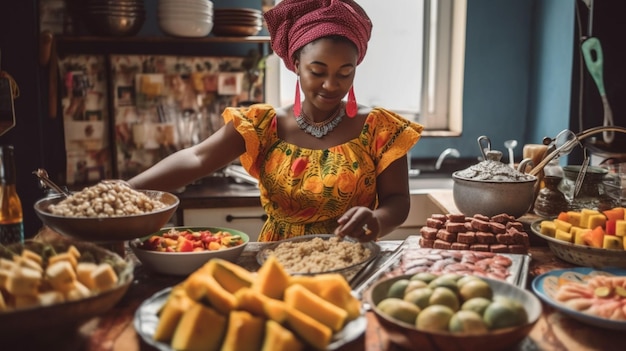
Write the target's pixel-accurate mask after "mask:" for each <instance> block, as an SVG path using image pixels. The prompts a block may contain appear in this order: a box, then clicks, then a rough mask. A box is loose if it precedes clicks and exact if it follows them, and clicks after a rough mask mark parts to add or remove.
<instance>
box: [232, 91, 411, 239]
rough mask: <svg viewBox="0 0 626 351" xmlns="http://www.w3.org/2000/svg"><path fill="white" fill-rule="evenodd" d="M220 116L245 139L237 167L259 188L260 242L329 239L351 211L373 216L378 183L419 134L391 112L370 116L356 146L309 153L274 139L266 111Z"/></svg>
mask: <svg viewBox="0 0 626 351" xmlns="http://www.w3.org/2000/svg"><path fill="white" fill-rule="evenodd" d="M223 116H224V120H225V121H226V123H228V122H230V121H232V122H233V123H234V126H235V128H236V129H237V131H238V132H239V133H240V134H241V135H242V136H243V137H244V139H245V143H246V152H245V153H244V154H243V155H242V156H241V157H240V161H241V165H242V166H243V167H244V168H245V169H246V170H247V171H248V172H249V173H250V175H252V176H253V177H255V178H257V179H259V180H260V182H259V189H260V191H261V205H262V206H263V209H264V210H265V212H266V213H267V215H268V219H267V221H266V222H265V225H264V226H263V229H262V230H261V233H260V235H259V241H276V240H282V239H287V238H292V237H297V236H301V235H305V234H330V233H333V231H334V230H335V228H336V227H337V219H338V218H339V217H340V216H341V215H342V214H344V213H345V212H346V210H348V209H349V208H351V207H354V206H367V207H369V208H371V209H374V208H376V205H377V198H376V177H377V176H378V175H379V174H380V173H382V172H383V171H384V170H385V168H387V167H388V166H389V165H390V164H391V163H392V162H393V161H394V160H396V159H398V158H399V157H402V156H403V155H405V154H406V153H407V152H408V150H410V148H411V147H412V146H413V145H414V144H415V143H416V142H417V141H418V140H419V138H420V136H421V132H422V129H423V127H422V126H421V125H419V124H417V123H414V122H410V121H408V120H406V119H404V118H402V117H401V116H399V115H397V114H395V113H393V112H391V111H388V110H385V109H382V108H373V109H372V111H371V112H370V114H369V115H368V116H367V120H366V122H365V124H364V126H363V130H362V131H361V133H360V134H359V136H358V137H357V138H355V139H353V140H350V141H348V142H346V143H344V144H342V145H338V146H334V147H331V148H328V149H322V150H313V149H307V148H302V147H299V146H296V145H293V144H290V143H287V142H285V141H283V140H282V139H280V138H279V137H278V133H277V129H276V111H275V110H274V108H273V107H271V106H270V105H266V104H257V105H252V106H250V107H246V108H234V107H232V108H227V109H226V110H225V111H224V114H223Z"/></svg>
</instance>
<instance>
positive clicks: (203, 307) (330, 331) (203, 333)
mask: <svg viewBox="0 0 626 351" xmlns="http://www.w3.org/2000/svg"><path fill="white" fill-rule="evenodd" d="M363 311H364V310H363V308H362V306H361V302H360V300H358V299H357V298H356V297H354V295H353V294H352V292H351V290H350V286H349V285H348V283H347V281H346V280H345V278H344V277H343V276H341V275H340V274H329V275H318V276H291V275H289V273H287V272H286V271H285V270H284V269H283V268H282V266H281V265H280V263H278V261H276V260H275V259H269V260H268V261H266V263H264V264H263V266H261V268H259V270H258V271H257V272H256V273H252V272H249V271H247V270H246V269H244V268H243V267H241V266H238V265H237V264H235V263H232V262H228V261H225V260H220V259H214V260H211V261H209V262H208V263H207V264H206V265H205V266H203V267H201V268H200V269H198V270H197V271H195V272H194V273H192V274H191V275H190V276H189V277H188V278H187V279H185V280H184V281H183V282H181V283H180V284H178V285H175V286H173V287H169V288H166V289H163V290H161V291H158V292H157V293H155V294H154V295H152V296H151V297H150V298H148V299H146V300H145V301H144V302H143V303H142V304H141V305H140V306H139V308H138V309H137V311H136V312H135V317H134V327H135V330H136V331H137V333H138V334H139V336H141V338H142V339H143V340H144V341H145V342H146V343H147V344H149V345H151V346H153V347H155V348H156V349H158V350H162V351H171V350H179V349H205V350H213V349H215V350H220V349H232V350H243V349H248V348H250V347H251V346H252V348H250V349H255V350H272V351H280V350H308V349H315V350H337V349H339V348H340V347H342V346H344V345H346V344H348V343H351V342H353V341H355V340H357V339H359V338H360V337H361V335H362V334H363V333H364V332H365V329H366V327H367V319H366V317H365V315H364V312H363ZM244 345H245V348H244Z"/></svg>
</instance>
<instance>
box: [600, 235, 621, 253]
mask: <svg viewBox="0 0 626 351" xmlns="http://www.w3.org/2000/svg"><path fill="white" fill-rule="evenodd" d="M602 248H603V249H609V250H623V248H624V242H623V239H622V237H620V236H615V235H605V236H604V238H603V240H602Z"/></svg>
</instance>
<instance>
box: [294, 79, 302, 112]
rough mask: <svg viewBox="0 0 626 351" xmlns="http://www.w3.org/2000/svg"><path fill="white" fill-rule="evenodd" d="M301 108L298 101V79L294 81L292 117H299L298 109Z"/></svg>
mask: <svg viewBox="0 0 626 351" xmlns="http://www.w3.org/2000/svg"><path fill="white" fill-rule="evenodd" d="M301 108H302V105H301V101H300V79H299V78H298V79H297V80H296V97H295V99H294V101H293V115H294V116H295V117H298V116H300V109H301Z"/></svg>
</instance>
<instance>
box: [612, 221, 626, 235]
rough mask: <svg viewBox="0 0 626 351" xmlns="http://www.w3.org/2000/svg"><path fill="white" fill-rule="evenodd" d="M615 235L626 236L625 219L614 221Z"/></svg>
mask: <svg viewBox="0 0 626 351" xmlns="http://www.w3.org/2000/svg"><path fill="white" fill-rule="evenodd" d="M615 235H617V236H626V219H618V220H617V221H615Z"/></svg>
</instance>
